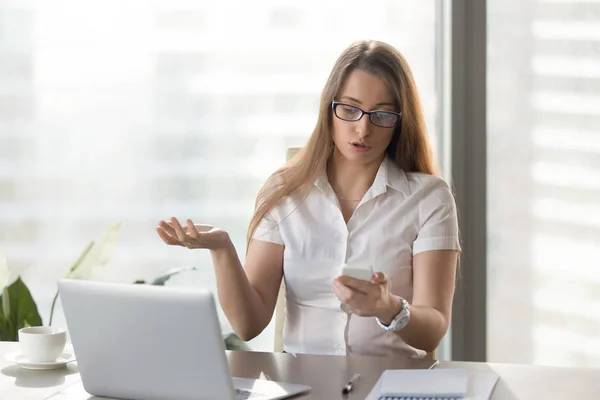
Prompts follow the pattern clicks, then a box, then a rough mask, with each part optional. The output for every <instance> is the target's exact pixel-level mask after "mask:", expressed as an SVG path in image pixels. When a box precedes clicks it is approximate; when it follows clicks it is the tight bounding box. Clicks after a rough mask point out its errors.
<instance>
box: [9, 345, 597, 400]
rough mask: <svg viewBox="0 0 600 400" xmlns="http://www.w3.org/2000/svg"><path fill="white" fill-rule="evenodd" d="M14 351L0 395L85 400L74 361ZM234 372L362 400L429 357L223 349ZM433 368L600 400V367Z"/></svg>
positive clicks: (546, 393) (523, 393)
mask: <svg viewBox="0 0 600 400" xmlns="http://www.w3.org/2000/svg"><path fill="white" fill-rule="evenodd" d="M17 350H18V344H17V343H8V342H0V399H3V400H4V399H7V400H8V399H10V400H88V399H95V398H94V397H93V396H90V395H88V394H87V393H86V392H85V391H84V390H83V387H82V385H81V381H80V378H79V373H78V370H77V364H76V363H72V364H69V365H68V366H67V367H66V368H62V369H59V370H53V371H28V370H25V369H22V368H21V367H19V366H16V365H11V364H10V363H8V362H7V361H5V360H4V356H5V355H6V354H8V353H10V352H12V351H17ZM227 357H228V360H229V366H230V369H231V372H232V374H233V375H234V376H240V377H246V378H265V379H271V380H280V381H289V382H296V383H303V384H307V385H310V386H311V387H312V389H313V390H312V392H311V394H309V395H307V396H303V397H299V398H298V399H299V400H305V399H307V400H308V399H336V398H340V399H341V398H344V399H348V400H353V399H364V398H365V397H366V395H367V394H368V392H369V391H370V390H371V387H372V386H373V385H374V383H375V382H376V381H377V379H378V378H379V375H380V373H381V371H383V370H385V369H389V368H411V367H412V368H427V367H428V366H429V364H428V363H431V362H430V361H426V360H419V361H409V360H395V361H392V360H389V359H383V358H374V357H360V356H349V357H343V356H317V355H297V356H294V355H292V354H281V353H254V352H228V353H227ZM438 368H466V369H468V370H471V371H482V370H483V371H493V372H495V373H497V374H498V375H499V376H500V381H499V382H498V384H497V385H496V389H495V391H494V394H493V396H492V400H525V399H527V400H529V399H544V400H553V399H556V400H559V399H560V400H563V399H600V369H586V368H553V367H540V366H529V365H511V364H489V363H459V362H441V363H440V364H439V366H438ZM354 372H360V373H361V380H360V381H359V383H358V384H357V385H356V389H355V392H354V393H353V394H352V395H350V396H346V397H342V395H341V392H340V390H341V388H342V386H343V383H344V382H345V381H346V380H347V379H348V377H349V376H350V375H352V374H353V373H354Z"/></svg>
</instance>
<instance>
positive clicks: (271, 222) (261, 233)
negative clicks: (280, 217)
mask: <svg viewBox="0 0 600 400" xmlns="http://www.w3.org/2000/svg"><path fill="white" fill-rule="evenodd" d="M252 239H254V240H262V241H264V242H271V243H277V244H283V240H282V239H281V233H280V232H279V221H277V220H276V219H275V217H274V216H273V213H272V212H271V211H269V212H268V213H267V214H265V216H264V217H263V218H262V219H261V221H260V222H259V224H258V226H257V227H256V230H255V231H254V234H253V235H252Z"/></svg>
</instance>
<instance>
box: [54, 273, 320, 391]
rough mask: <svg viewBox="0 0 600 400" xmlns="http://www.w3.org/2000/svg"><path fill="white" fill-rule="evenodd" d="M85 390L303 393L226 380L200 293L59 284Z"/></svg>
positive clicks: (210, 306)
mask: <svg viewBox="0 0 600 400" xmlns="http://www.w3.org/2000/svg"><path fill="white" fill-rule="evenodd" d="M58 289H59V292H60V297H61V300H62V304H63V309H64V312H65V317H66V321H67V325H68V328H69V334H70V337H71V341H72V344H73V350H74V352H75V356H76V357H77V364H78V368H79V372H80V374H81V380H82V383H83V387H84V389H85V390H86V391H87V392H88V393H90V394H93V395H96V396H104V397H113V398H120V399H133V400H154V399H157V400H158V399H161V400H164V399H170V400H192V399H193V400H200V399H210V400H232V399H256V400H259V399H264V400H275V399H285V398H288V397H292V396H294V395H297V394H301V393H305V392H308V391H310V387H308V386H304V385H295V384H289V383H282V382H273V381H268V380H263V379H242V378H232V377H231V375H230V371H229V367H228V363H227V356H226V353H225V345H224V342H223V338H222V334H221V328H220V325H219V321H218V318H217V310H216V307H215V300H214V297H213V295H212V293H211V292H209V291H207V290H191V289H181V288H179V289H175V288H169V287H158V286H151V285H134V284H121V283H106V282H93V281H81V280H70V279H63V280H60V281H59V282H58Z"/></svg>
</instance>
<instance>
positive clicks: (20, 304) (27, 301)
mask: <svg viewBox="0 0 600 400" xmlns="http://www.w3.org/2000/svg"><path fill="white" fill-rule="evenodd" d="M6 290H7V291H8V294H9V297H10V315H9V316H8V318H7V317H6V315H5V314H4V311H0V313H1V315H0V325H1V326H2V331H1V332H0V339H1V340H6V341H17V340H18V332H19V329H21V328H24V327H26V326H41V325H42V318H41V317H40V314H39V312H38V309H37V305H36V304H35V301H34V300H33V297H32V296H31V292H30V291H29V288H28V287H27V285H25V283H24V282H23V281H22V280H21V277H18V278H17V280H16V281H14V282H13V283H12V284H11V285H10V286H8V288H7V289H6ZM2 296H4V294H3V295H2Z"/></svg>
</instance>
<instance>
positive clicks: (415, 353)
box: [253, 157, 460, 358]
mask: <svg viewBox="0 0 600 400" xmlns="http://www.w3.org/2000/svg"><path fill="white" fill-rule="evenodd" d="M253 238H254V239H256V240H263V241H267V242H272V243H279V244H282V245H284V246H285V250H284V262H283V271H284V279H285V284H286V300H287V304H286V312H285V324H284V332H283V348H284V350H285V351H287V352H290V353H316V354H339V355H344V354H349V353H358V354H368V355H384V356H385V355H393V354H394V353H399V354H401V355H403V356H405V357H408V358H420V357H424V356H425V354H426V353H425V352H424V351H422V350H419V349H415V348H413V347H411V346H408V345H407V344H405V343H404V342H403V341H402V339H401V338H400V336H399V335H398V333H396V332H392V331H386V330H384V329H382V328H381V327H380V326H378V324H377V322H376V319H375V318H374V317H359V316H356V315H352V314H346V313H345V312H344V311H342V309H341V308H340V306H341V303H340V301H339V300H338V299H337V297H336V296H335V294H334V293H333V289H332V280H333V279H334V278H335V277H336V276H337V275H338V273H339V267H340V266H341V265H342V264H344V263H347V264H370V265H371V266H372V267H373V270H374V271H375V272H377V271H383V272H385V273H386V274H387V276H388V277H389V280H390V291H391V292H392V293H393V294H396V295H399V296H402V297H403V298H405V299H406V300H408V302H409V303H411V302H412V295H413V293H412V292H413V285H412V279H413V266H412V259H413V256H414V255H415V254H417V253H420V252H423V251H428V250H442V249H446V250H460V244H459V235H458V221H457V216H456V205H455V201H454V197H453V195H452V192H451V190H450V188H449V187H448V184H447V183H446V182H445V181H444V180H443V179H441V178H438V177H435V176H432V175H427V174H422V173H405V172H404V171H402V170H401V169H400V168H398V167H397V166H396V164H395V163H394V162H393V161H392V160H390V159H388V158H387V157H386V158H385V159H384V161H383V162H382V164H381V166H380V168H379V170H378V172H377V176H376V177H375V181H374V182H373V185H372V186H371V188H369V190H368V191H367V193H366V194H365V196H364V198H363V199H362V200H361V202H360V203H359V205H358V206H357V208H356V209H355V211H354V213H353V214H352V217H351V218H350V220H349V221H348V224H347V225H346V223H345V221H344V217H343V216H342V212H341V209H340V206H339V202H338V200H337V197H336V195H335V193H334V192H333V189H332V188H331V185H330V184H329V182H328V179H327V175H326V174H325V173H323V174H322V175H321V176H320V177H319V178H318V179H317V180H316V181H315V183H314V187H313V188H312V189H311V191H310V192H309V193H308V195H307V196H306V198H304V199H300V198H288V199H286V200H285V201H282V202H281V203H280V204H279V205H278V206H277V207H275V208H274V209H273V210H272V211H271V212H270V213H269V214H268V215H267V216H266V217H265V218H263V220H262V221H261V223H260V225H259V227H258V228H257V230H256V232H255V233H254V236H253Z"/></svg>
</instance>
